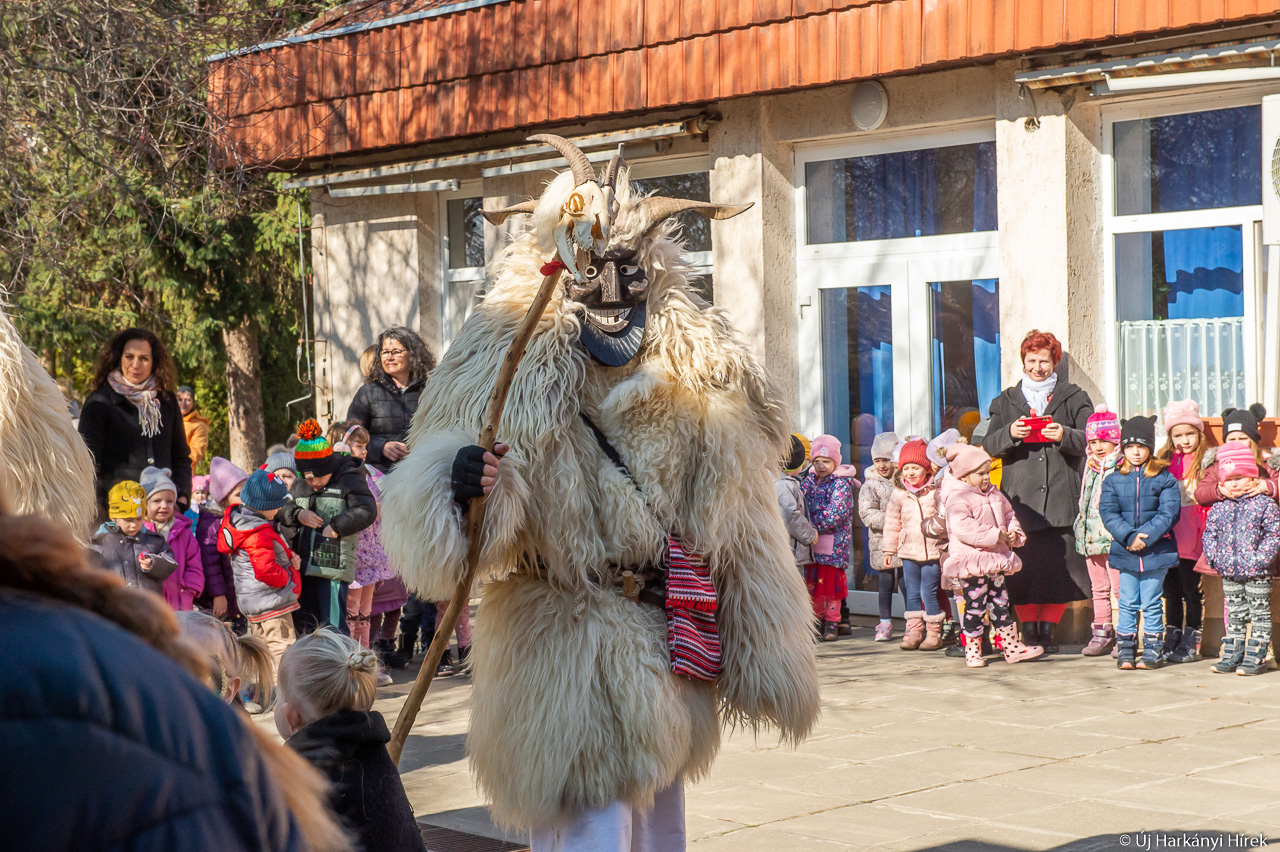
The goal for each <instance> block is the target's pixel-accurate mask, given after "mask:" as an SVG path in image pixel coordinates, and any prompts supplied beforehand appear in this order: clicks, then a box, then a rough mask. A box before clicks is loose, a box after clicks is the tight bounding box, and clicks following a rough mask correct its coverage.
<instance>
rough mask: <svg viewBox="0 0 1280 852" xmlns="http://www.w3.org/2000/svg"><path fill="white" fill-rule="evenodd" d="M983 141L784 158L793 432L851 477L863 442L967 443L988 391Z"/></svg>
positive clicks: (991, 326)
mask: <svg viewBox="0 0 1280 852" xmlns="http://www.w3.org/2000/svg"><path fill="white" fill-rule="evenodd" d="M993 136H994V134H993V133H992V132H991V131H990V130H989V129H982V130H974V131H969V132H962V133H955V134H948V135H947V136H946V137H944V138H941V139H938V140H937V144H936V145H933V146H931V147H920V145H921V142H922V141H928V140H921V139H915V140H900V141H897V142H879V143H872V144H871V145H859V146H855V147H853V148H850V149H839V150H836V151H833V150H831V149H826V150H815V151H813V152H803V151H802V152H800V153H798V155H797V160H798V162H797V172H798V174H797V177H798V179H799V180H800V181H801V183H802V184H803V187H802V189H801V192H800V198H799V199H798V205H797V206H798V216H799V219H800V222H801V227H800V228H799V229H798V230H799V232H800V234H801V240H802V243H803V244H802V245H801V246H800V249H799V257H798V262H797V268H798V272H799V276H800V277H799V281H798V288H797V289H798V291H799V294H800V322H799V327H800V328H799V330H800V334H799V341H800V344H799V359H800V387H799V414H800V423H799V424H798V425H799V426H800V427H801V429H802V431H804V432H805V433H806V434H808V435H810V436H812V435H816V434H819V433H821V432H827V433H830V434H832V435H835V436H837V437H838V438H839V439H840V440H841V441H842V442H843V443H844V445H845V448H846V449H845V460H846V462H847V463H850V464H854V465H856V466H857V468H858V476H859V478H860V479H861V478H864V477H865V475H866V470H867V469H868V468H869V467H870V466H871V442H872V440H873V439H874V437H875V436H876V435H877V434H879V433H881V432H887V431H892V432H896V433H897V434H898V435H899V437H901V438H906V437H908V436H914V435H919V436H923V437H925V438H931V437H933V436H934V435H936V434H938V433H940V432H942V431H943V430H945V429H949V428H956V429H960V430H961V431H962V432H964V431H972V428H973V426H975V425H977V422H978V420H979V419H981V417H982V416H985V414H986V411H987V409H988V407H989V405H990V403H991V400H992V399H993V398H994V397H995V396H996V395H997V394H998V393H999V392H1000V309H999V293H1000V290H999V274H1000V272H999V243H998V236H997V233H996V231H995V226H996V222H995V191H996V190H995V186H996V183H995V145H994V142H993V141H991V138H992V137H993ZM913 145H914V146H915V147H912V146H913ZM854 526H855V531H854V532H855V534H854V549H853V552H852V553H851V554H850V565H849V568H850V577H849V579H850V583H849V588H850V595H849V608H850V610H851V611H853V612H855V613H860V614H874V613H875V612H876V610H877V600H876V598H877V595H876V592H877V584H878V580H879V573H878V572H877V571H876V570H874V568H873V566H871V565H870V564H869V563H868V557H867V554H868V552H869V548H868V531H867V530H866V529H865V528H864V527H863V525H862V523H861V520H860V519H858V520H855V524H854ZM894 607H895V612H896V614H898V615H901V612H902V601H901V598H900V597H899V598H897V599H896V600H895V604H894Z"/></svg>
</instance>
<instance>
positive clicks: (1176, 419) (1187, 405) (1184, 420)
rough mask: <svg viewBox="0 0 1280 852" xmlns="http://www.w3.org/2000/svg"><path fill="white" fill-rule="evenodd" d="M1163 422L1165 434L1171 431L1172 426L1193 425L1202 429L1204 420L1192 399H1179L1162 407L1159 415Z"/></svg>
mask: <svg viewBox="0 0 1280 852" xmlns="http://www.w3.org/2000/svg"><path fill="white" fill-rule="evenodd" d="M1160 419H1161V420H1162V421H1163V422H1164V431H1165V434H1168V433H1170V432H1172V431H1173V427H1174V426H1194V427H1196V430H1197V431H1199V432H1203V431H1204V421H1203V420H1202V419H1200V406H1198V405H1196V401H1195V400H1194V399H1179V400H1175V401H1174V402H1171V403H1169V404H1168V405H1166V406H1165V407H1164V412H1163V413H1162V414H1161V415H1160Z"/></svg>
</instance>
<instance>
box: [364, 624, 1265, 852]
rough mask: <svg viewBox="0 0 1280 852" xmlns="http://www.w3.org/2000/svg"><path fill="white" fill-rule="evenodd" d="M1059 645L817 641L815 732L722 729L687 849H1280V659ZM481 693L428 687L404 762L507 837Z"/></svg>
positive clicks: (458, 821)
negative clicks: (1184, 657) (1243, 669)
mask: <svg viewBox="0 0 1280 852" xmlns="http://www.w3.org/2000/svg"><path fill="white" fill-rule="evenodd" d="M1063 650H1064V653H1063V654H1062V655H1059V656H1055V657H1051V658H1049V659H1047V660H1045V661H1043V662H1037V663H1026V664H1021V665H1017V666H1009V665H1006V664H1005V663H1003V662H997V661H996V660H995V658H991V665H990V666H989V667H988V668H986V669H982V670H977V671H970V670H966V669H965V667H964V664H963V661H962V660H958V659H951V658H947V657H944V656H943V655H942V654H940V653H933V654H930V653H920V652H904V651H899V650H898V649H897V644H896V642H895V643H894V644H892V645H885V644H875V643H873V642H872V641H871V629H870V627H869V626H863V627H859V628H858V629H857V630H855V632H854V635H853V636H851V637H847V638H843V639H841V640H840V641H839V642H836V643H828V644H824V645H821V646H819V649H818V656H819V673H820V675H821V679H822V711H823V712H822V718H821V720H820V722H819V724H818V727H817V729H816V731H815V732H814V735H813V736H812V738H811V739H810V740H809V741H807V742H806V743H805V744H804V745H802V746H801V747H800V748H799V749H796V750H789V749H784V748H780V747H779V746H778V745H777V743H776V741H774V740H773V739H771V738H768V737H761V738H760V739H758V740H757V739H754V738H753V737H752V736H751V735H750V733H744V732H737V733H734V734H733V735H732V736H730V737H728V738H727V739H726V741H725V743H724V746H723V748H722V749H721V753H720V757H719V759H718V760H717V761H716V764H715V767H714V769H713V771H712V773H711V775H710V777H708V778H706V779H704V780H702V781H700V782H699V783H697V784H694V785H691V786H690V787H689V789H688V803H687V804H688V829H689V839H690V842H691V843H690V845H691V848H692V849H694V850H697V852H715V850H730V852H754V850H764V851H765V852H780V850H791V849H797V850H809V849H812V850H828V849H831V850H835V849H860V850H866V849H875V850H934V849H1010V850H1013V849H1017V850H1032V849H1036V850H1038V849H1064V850H1065V849H1071V850H1087V849H1117V850H1118V849H1126V848H1127V849H1155V850H1160V849H1172V848H1209V849H1212V848H1218V849H1231V848H1246V845H1248V844H1256V843H1258V840H1257V838H1258V837H1259V835H1262V836H1265V837H1267V838H1272V837H1274V838H1277V845H1278V846H1280V759H1278V758H1277V755H1280V673H1270V674H1267V675H1263V676H1261V677H1255V678H1245V677H1237V676H1234V675H1214V674H1211V673H1210V671H1209V663H1208V662H1200V663H1195V664H1190V665H1182V666H1171V667H1168V668H1166V669H1164V670H1162V671H1158V672H1119V671H1117V670H1116V669H1115V668H1114V665H1113V664H1112V662H1111V660H1110V659H1106V660H1090V659H1086V658H1084V657H1081V656H1080V655H1079V654H1078V653H1067V651H1068V650H1070V651H1072V652H1075V651H1078V650H1079V649H1078V647H1075V648H1070V649H1068V648H1067V647H1065V646H1064V649H1063ZM396 676H397V684H396V685H395V686H393V687H389V688H388V689H386V690H382V691H380V693H379V695H380V696H382V697H381V698H380V700H379V702H378V708H379V709H380V710H381V711H382V712H383V713H384V714H386V715H387V717H388V720H389V722H391V721H393V720H394V717H395V715H396V713H397V712H398V710H399V707H400V704H401V702H402V701H403V698H402V696H403V694H404V693H405V692H406V691H407V689H408V685H407V681H408V679H409V673H408V672H398V673H396ZM470 698H471V687H470V685H469V684H468V682H467V681H466V680H465V679H463V678H460V677H455V678H451V679H448V680H442V681H439V682H438V683H437V684H436V685H433V687H432V690H431V693H430V694H429V695H428V696H427V700H426V702H425V703H424V706H423V712H422V713H421V714H420V716H419V719H418V724H417V726H416V727H415V728H414V730H413V733H412V735H411V737H410V739H409V743H408V745H407V747H406V750H405V756H404V760H403V761H402V764H401V768H402V770H404V773H405V774H404V782H405V787H406V789H407V790H408V793H409V798H410V800H411V801H412V802H413V805H414V811H415V813H416V814H417V816H418V819H419V820H420V821H421V822H423V823H426V824H429V825H434V826H441V827H444V828H450V829H455V830H459V831H464V832H467V833H470V834H480V835H485V836H489V837H494V838H498V837H502V833H501V832H499V831H497V830H496V829H495V828H494V827H493V826H492V824H491V823H490V821H489V819H488V816H487V813H486V811H485V809H484V806H483V802H482V801H481V799H480V798H479V796H478V795H477V794H476V792H475V788H474V785H473V783H472V779H471V776H470V773H469V771H468V767H467V762H466V758H465V756H464V754H463V741H464V737H465V733H466V725H467V711H468V705H469V701H470ZM1240 835H1251V837H1247V838H1246V837H1241V836H1240ZM507 839H509V840H513V841H518V842H523V841H524V838H522V837H518V836H516V837H509V838H507ZM1193 844H1194V845H1193ZM441 852H447V850H443V849H442V850H441Z"/></svg>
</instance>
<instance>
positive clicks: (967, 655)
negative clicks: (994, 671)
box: [948, 634, 987, 669]
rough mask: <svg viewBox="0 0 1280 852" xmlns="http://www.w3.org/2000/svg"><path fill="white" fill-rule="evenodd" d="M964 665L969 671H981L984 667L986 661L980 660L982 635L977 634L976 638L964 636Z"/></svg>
mask: <svg viewBox="0 0 1280 852" xmlns="http://www.w3.org/2000/svg"><path fill="white" fill-rule="evenodd" d="M948 650H950V649H948ZM964 664H965V665H966V666H968V667H969V668H971V669H981V668H985V667H986V665H987V661H986V660H984V659H982V634H978V635H976V636H970V635H968V634H965V636H964Z"/></svg>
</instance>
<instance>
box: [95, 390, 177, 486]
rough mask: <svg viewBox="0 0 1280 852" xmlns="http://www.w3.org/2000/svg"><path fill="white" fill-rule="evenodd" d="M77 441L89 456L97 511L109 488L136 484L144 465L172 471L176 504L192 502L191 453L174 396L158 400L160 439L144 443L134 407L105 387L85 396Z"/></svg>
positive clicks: (156, 438) (157, 437)
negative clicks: (81, 441)
mask: <svg viewBox="0 0 1280 852" xmlns="http://www.w3.org/2000/svg"><path fill="white" fill-rule="evenodd" d="M80 435H81V436H82V437H83V438H84V442H85V444H87V445H88V447H89V452H91V453H93V466H94V472H95V473H96V474H97V477H98V506H99V507H100V508H105V507H106V505H107V492H108V491H110V490H111V486H113V485H115V484H116V483H117V482H123V481H124V480H126V479H132V480H134V481H135V482H136V481H137V479H138V477H139V476H140V475H141V474H142V469H143V468H144V467H147V466H148V465H151V466H153V467H167V468H169V470H171V471H173V484H174V485H176V486H178V500H179V501H187V500H190V499H191V450H190V449H189V448H188V447H187V433H186V431H185V430H184V429H183V427H182V412H180V411H178V402H177V400H175V399H174V398H173V397H172V396H169V397H166V396H163V395H162V396H161V397H160V433H159V434H158V435H156V436H155V437H153V438H148V437H147V436H145V435H143V434H142V425H141V424H140V423H139V422H138V408H137V406H135V405H134V404H133V403H132V402H130V401H129V400H128V399H126V398H125V397H123V396H121V395H120V394H118V393H116V392H115V391H114V390H112V389H111V386H110V385H104V386H102V387H100V388H98V389H97V390H96V391H94V392H93V393H91V394H89V398H88V399H86V400H85V401H84V407H83V408H81V409H80Z"/></svg>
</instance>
